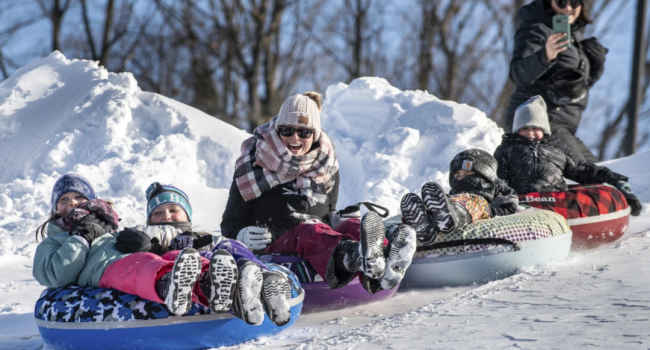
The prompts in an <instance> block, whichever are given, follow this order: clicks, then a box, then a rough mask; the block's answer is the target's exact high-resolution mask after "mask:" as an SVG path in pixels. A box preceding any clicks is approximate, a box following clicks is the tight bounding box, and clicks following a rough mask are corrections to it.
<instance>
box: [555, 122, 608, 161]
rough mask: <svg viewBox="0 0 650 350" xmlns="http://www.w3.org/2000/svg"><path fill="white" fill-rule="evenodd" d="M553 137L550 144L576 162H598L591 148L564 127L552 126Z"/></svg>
mask: <svg viewBox="0 0 650 350" xmlns="http://www.w3.org/2000/svg"><path fill="white" fill-rule="evenodd" d="M551 131H552V134H551V137H550V138H549V143H550V144H552V145H553V146H555V147H557V148H559V149H561V150H562V151H563V152H564V153H565V154H566V155H567V156H569V157H571V159H573V161H574V162H576V163H582V162H585V161H586V162H592V163H595V162H597V161H598V159H596V156H595V155H594V154H593V153H591V151H590V150H589V148H587V146H586V145H585V144H584V142H582V140H580V139H579V138H578V137H577V136H576V135H575V134H573V133H572V132H571V131H569V130H568V129H566V128H563V127H555V128H554V127H553V126H551Z"/></svg>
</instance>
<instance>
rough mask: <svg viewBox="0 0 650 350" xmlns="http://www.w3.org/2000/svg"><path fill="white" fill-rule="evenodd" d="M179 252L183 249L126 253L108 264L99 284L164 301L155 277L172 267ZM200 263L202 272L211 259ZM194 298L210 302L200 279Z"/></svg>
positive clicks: (157, 278)
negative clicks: (160, 253)
mask: <svg viewBox="0 0 650 350" xmlns="http://www.w3.org/2000/svg"><path fill="white" fill-rule="evenodd" d="M179 253H180V250H172V251H169V252H167V253H165V254H164V255H163V256H159V255H156V254H153V253H143V252H141V253H133V254H130V255H128V256H125V257H124V258H122V259H119V260H117V261H115V262H113V263H112V264H110V265H108V267H107V268H106V270H105V271H104V274H103V275H102V278H101V279H100V280H99V286H100V287H102V288H113V289H117V290H119V291H122V292H125V293H129V294H134V295H137V296H139V297H141V298H143V299H147V300H151V301H155V302H158V303H163V304H164V300H162V299H161V298H160V296H158V293H157V292H156V281H158V280H159V279H160V278H161V277H162V276H163V275H164V274H166V273H167V272H170V271H171V270H172V268H173V266H174V260H175V259H176V256H178V254H179ZM201 264H202V269H201V273H203V272H205V271H207V270H208V268H209V265H210V262H209V261H208V259H206V258H204V257H201ZM192 300H193V301H194V302H199V303H201V304H203V305H208V302H207V298H206V297H205V295H203V292H202V291H201V288H199V284H198V283H196V284H195V285H194V292H193V295H192Z"/></svg>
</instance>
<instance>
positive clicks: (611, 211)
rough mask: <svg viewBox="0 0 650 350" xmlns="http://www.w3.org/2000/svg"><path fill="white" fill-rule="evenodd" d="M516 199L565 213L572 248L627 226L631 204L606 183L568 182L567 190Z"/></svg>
mask: <svg viewBox="0 0 650 350" xmlns="http://www.w3.org/2000/svg"><path fill="white" fill-rule="evenodd" d="M519 202H520V203H522V204H527V205H530V206H532V207H536V208H540V209H547V210H552V211H554V212H556V213H558V214H560V215H562V216H564V217H565V218H566V219H567V221H568V222H569V226H570V227H571V230H572V231H573V248H574V249H579V248H593V247H596V246H598V245H600V244H603V243H608V242H612V241H615V240H617V239H619V238H621V236H623V234H624V233H625V231H626V230H627V227H628V225H629V223H630V208H629V207H628V205H627V201H626V200H625V197H624V196H623V194H622V193H621V192H620V191H619V190H617V189H616V188H614V187H612V186H608V185H588V186H580V185H576V186H570V187H569V190H568V191H566V192H533V193H527V194H523V195H520V196H519Z"/></svg>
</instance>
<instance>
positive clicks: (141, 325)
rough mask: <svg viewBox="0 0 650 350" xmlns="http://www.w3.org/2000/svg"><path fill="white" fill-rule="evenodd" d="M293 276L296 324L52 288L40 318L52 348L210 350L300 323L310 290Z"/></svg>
mask: <svg viewBox="0 0 650 350" xmlns="http://www.w3.org/2000/svg"><path fill="white" fill-rule="evenodd" d="M270 267H271V266H270ZM271 268H273V269H277V268H280V269H283V270H285V269H284V268H283V267H278V266H272V267H271ZM289 275H290V277H291V281H292V283H291V284H292V299H291V300H290V305H291V320H290V321H289V323H288V324H286V325H284V326H282V327H278V326H276V325H275V324H274V323H273V322H271V320H270V319H269V318H268V317H266V318H265V319H264V323H262V325H260V326H251V325H249V324H247V323H246V322H244V321H242V320H240V319H239V318H236V317H234V316H232V315H231V314H230V313H218V314H215V313H211V312H210V309H209V308H206V307H204V306H202V305H200V304H196V303H195V304H194V305H193V306H192V309H191V310H190V312H189V313H188V314H187V315H184V316H173V315H170V314H169V312H168V311H167V308H166V307H165V306H164V305H162V304H159V303H156V302H153V301H149V300H145V299H142V298H140V297H137V296H135V295H131V294H126V293H122V292H120V291H117V290H114V289H105V288H96V287H79V286H68V287H61V288H50V289H46V290H45V291H44V292H43V294H42V295H41V297H40V298H39V299H38V300H37V301H36V308H35V310H34V316H35V318H36V325H37V326H38V330H39V332H40V333H41V338H43V341H44V342H45V344H47V346H48V349H49V348H52V349H66V350H67V349H205V348H212V347H219V346H226V345H234V344H239V343H241V342H244V341H247V340H251V339H254V338H257V337H260V336H267V335H272V334H276V333H278V332H280V331H282V330H283V329H285V328H287V327H289V326H291V325H292V324H293V323H294V322H295V321H296V319H297V318H298V317H299V315H300V312H301V309H302V301H303V298H304V290H303V289H302V288H301V287H300V283H299V282H298V280H297V278H296V276H295V275H294V274H292V273H290V274H289Z"/></svg>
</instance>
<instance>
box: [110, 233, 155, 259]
mask: <svg viewBox="0 0 650 350" xmlns="http://www.w3.org/2000/svg"><path fill="white" fill-rule="evenodd" d="M115 248H116V249H117V250H119V251H120V252H122V253H136V252H148V251H150V250H151V238H150V237H149V236H148V235H147V234H146V233H144V232H142V231H140V230H138V229H136V228H135V227H129V228H126V229H124V230H122V231H120V232H119V233H118V234H117V238H116V242H115Z"/></svg>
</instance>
